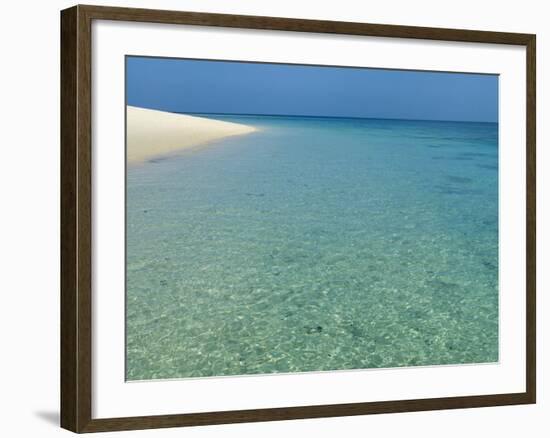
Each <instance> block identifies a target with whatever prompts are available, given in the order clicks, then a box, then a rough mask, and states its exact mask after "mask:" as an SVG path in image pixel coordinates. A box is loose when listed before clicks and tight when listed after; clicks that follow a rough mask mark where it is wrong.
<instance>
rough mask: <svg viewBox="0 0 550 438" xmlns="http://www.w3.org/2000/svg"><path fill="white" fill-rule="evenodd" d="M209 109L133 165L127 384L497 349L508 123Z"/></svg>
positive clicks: (464, 357)
mask: <svg viewBox="0 0 550 438" xmlns="http://www.w3.org/2000/svg"><path fill="white" fill-rule="evenodd" d="M212 117H213V118H218V119H223V120H229V121H235V122H240V123H245V124H249V125H253V126H257V127H258V128H260V131H258V132H255V133H252V134H249V135H245V136H239V137H233V138H229V139H226V140H223V141H220V142H217V143H213V144H211V145H208V146H206V147H203V148H201V149H197V150H194V151H186V152H182V153H180V154H178V155H177V156H175V157H170V158H166V159H153V160H150V161H149V162H147V163H145V164H143V165H139V166H129V167H128V171H127V230H126V233H127V234H126V238H127V321H126V323H127V379H128V380H142V379H162V378H183V377H200V376H225V375H243V374H256V373H288V372H304V371H320V370H342V369H360V368H379V367H404V366H419V365H442V364H468V363H485V362H496V361H498V125H496V124H489V123H454V122H423V121H403V120H375V119H335V118H299V117H253V116H250V117H222V116H212Z"/></svg>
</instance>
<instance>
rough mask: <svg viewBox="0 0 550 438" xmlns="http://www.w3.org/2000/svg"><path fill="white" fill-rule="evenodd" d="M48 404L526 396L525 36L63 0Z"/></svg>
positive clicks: (529, 122) (364, 402) (407, 405)
mask: <svg viewBox="0 0 550 438" xmlns="http://www.w3.org/2000/svg"><path fill="white" fill-rule="evenodd" d="M61 122H62V126H61V208H62V211H61V219H62V223H61V257H62V259H61V265H62V271H61V425H62V427H64V428H66V429H69V430H72V431H75V432H96V431H113V430H125V429H145V428H160V427H174V426H193V425H206V424H220V423H237V422H250V421H271V420H287V419H298V418H314V417H328V416H346V415H363V414H375V413H376V414H377V413H390V412H392V413H393V412H405V411H421V410H435V409H454V408H471V407H486V406H498V405H511V404H527V403H535V399H536V396H535V393H536V380H535V362H536V360H535V35H530V34H517V33H502V32H487V31H475V30H456V29H437V28H421V27H409V26H396V25H381V24H364V23H350V22H332V21H314V20H302V19H289V18H275V17H257V16H235V15H222V14H207V13H195V12H173V11H156V10H143V9H125V8H110V7H97V6H75V7H73V8H70V9H66V10H64V11H62V13H61Z"/></svg>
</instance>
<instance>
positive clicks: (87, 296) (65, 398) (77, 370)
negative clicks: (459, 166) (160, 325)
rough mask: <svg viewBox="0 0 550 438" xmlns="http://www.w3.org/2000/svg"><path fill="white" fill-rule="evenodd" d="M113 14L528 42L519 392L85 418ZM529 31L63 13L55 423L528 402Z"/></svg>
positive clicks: (118, 423) (157, 17)
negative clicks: (108, 32)
mask: <svg viewBox="0 0 550 438" xmlns="http://www.w3.org/2000/svg"><path fill="white" fill-rule="evenodd" d="M94 20H114V21H129V22H146V23H166V24H183V25H196V26H216V27H228V28H244V29H262V30H281V31H294V32H314V33H327V34H346V35H356V36H371V37H372V36H376V37H388V38H412V39H426V40H438V41H454V42H474V43H491V44H504V45H518V46H524V47H525V48H526V59H527V63H526V65H525V69H526V77H527V88H526V90H525V99H526V108H527V114H526V120H527V126H526V134H527V135H526V139H525V145H526V156H527V169H526V176H527V180H526V185H527V192H526V204H527V208H526V212H525V214H526V220H527V235H526V242H527V246H526V249H525V250H526V261H527V265H526V272H527V277H526V278H527V283H526V310H527V318H526V320H525V324H526V340H525V342H526V344H525V345H526V351H525V358H526V359H525V364H526V391H525V392H521V393H509V394H493V395H491V394H487V395H479V396H460V397H446V398H429V399H416V400H396V401H381V402H366V403H348V404H336V405H315V406H300V407H284V408H270V409H251V410H240V411H224V412H207V413H186V414H177V415H155V416H153V415H151V416H140V417H128V418H101V419H94V418H92V287H91V282H92V275H91V272H92V269H91V268H92V254H91V248H92V232H91V230H92V211H91V208H92V207H91V206H92V183H91V181H92V159H93V158H92V156H91V141H92V140H91V132H92V122H91V117H92V91H91V70H92V48H91V44H92V35H91V29H92V22H93V21H94ZM535 48H536V39H535V35H531V34H519V33H503V32H487V31H475V30H457V29H439V28H426V27H411V26H395V25H382V24H365V23H351V22H332V21H318V20H303V19H290V18H275V17H258V16H238V15H226V14H211V13H197V12H175V11H163V10H145V9H130V8H112V7H100V6H75V7H72V8H70V9H66V10H64V11H62V12H61V426H62V427H63V428H65V429H68V430H71V431H74V432H79V433H80V432H99V431H115V430H129V429H149V428H163V427H177V426H194V425H208V424H223V423H241V422H255V421H274V420H289V419H303V418H317V417H336V416H350V415H365V414H380V413H395V412H409V411H426V410H438V409H456V408H471V407H484V406H501V405H514V404H529V403H535V400H536V334H535V333H536V316H535V314H536V294H535V274H536V268H535V254H536V251H535V217H536V207H535V184H536V176H535V175H536V174H535V172H536V170H535V136H536V127H535V107H536V97H535V91H536V85H535V84H536V80H535V57H536V55H535Z"/></svg>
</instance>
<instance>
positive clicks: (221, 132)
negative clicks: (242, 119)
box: [126, 106, 257, 164]
mask: <svg viewBox="0 0 550 438" xmlns="http://www.w3.org/2000/svg"><path fill="white" fill-rule="evenodd" d="M126 114H127V125H126V129H127V152H126V153H127V160H128V162H129V163H132V164H135V163H141V162H143V161H146V160H147V159H149V158H152V157H156V156H161V155H166V154H170V153H172V152H176V151H180V150H184V149H189V148H194V147H197V146H201V145H204V144H206V143H209V142H211V141H214V140H220V139H222V138H225V137H230V136H233V135H243V134H248V133H251V132H254V131H256V130H257V129H256V128H254V127H252V126H247V125H242V124H240V123H232V122H224V121H221V120H212V119H207V118H205V117H197V116H189V115H186V114H176V113H168V112H164V111H157V110H151V109H145V108H138V107H134V106H127V107H126Z"/></svg>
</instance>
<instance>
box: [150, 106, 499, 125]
mask: <svg viewBox="0 0 550 438" xmlns="http://www.w3.org/2000/svg"><path fill="white" fill-rule="evenodd" d="M151 109H153V108H151ZM159 111H162V110H159ZM167 112H171V113H174V114H192V115H206V116H207V115H214V116H215V115H218V116H248V117H301V118H311V119H357V120H402V121H407V122H451V123H490V124H498V120H497V121H496V122H491V121H486V120H444V119H410V118H397V117H358V116H314V115H306V114H259V113H258V114H253V113H209V112H200V111H167Z"/></svg>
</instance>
